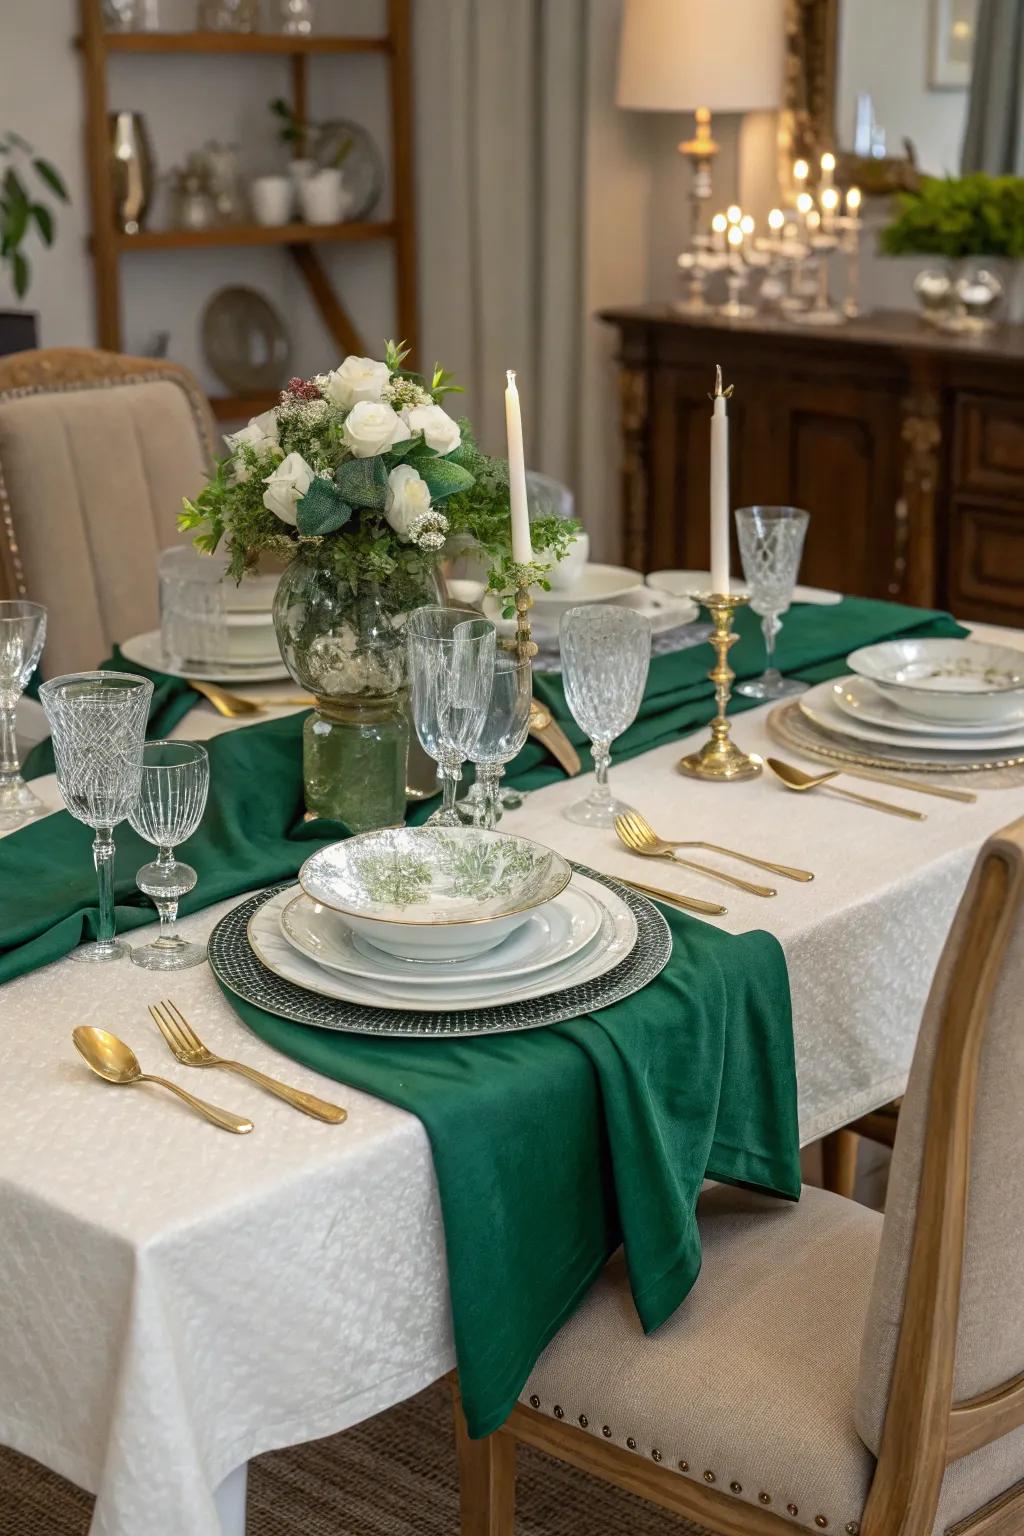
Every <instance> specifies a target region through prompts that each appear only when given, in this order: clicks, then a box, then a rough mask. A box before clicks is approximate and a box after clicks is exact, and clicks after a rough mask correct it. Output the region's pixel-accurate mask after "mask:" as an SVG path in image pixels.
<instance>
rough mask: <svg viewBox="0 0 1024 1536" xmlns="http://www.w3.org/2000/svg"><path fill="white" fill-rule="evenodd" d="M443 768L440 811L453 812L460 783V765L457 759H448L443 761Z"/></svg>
mask: <svg viewBox="0 0 1024 1536" xmlns="http://www.w3.org/2000/svg"><path fill="white" fill-rule="evenodd" d="M443 768H444V778H443V780H442V800H441V809H442V811H454V809H455V796H456V794H457V793H458V788H459V784H460V783H461V781H462V764H461V762H460V761H459V759H458V758H457V757H449V758H446V759H445V762H444V764H443Z"/></svg>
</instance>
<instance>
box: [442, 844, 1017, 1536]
mask: <svg viewBox="0 0 1024 1536" xmlns="http://www.w3.org/2000/svg"><path fill="white" fill-rule="evenodd" d="M699 1220H700V1228H701V1241H702V1244H703V1250H704V1267H703V1271H702V1273H701V1275H700V1278H699V1279H698V1281H697V1284H696V1286H695V1287H694V1289H693V1291H692V1293H691V1295H690V1296H689V1297H688V1298H687V1300H686V1301H685V1302H684V1303H683V1305H682V1306H681V1307H680V1308H679V1309H678V1311H677V1312H676V1313H675V1315H674V1316H673V1317H672V1318H671V1319H670V1320H669V1321H668V1322H667V1323H665V1324H664V1325H663V1326H662V1327H661V1328H660V1329H658V1330H657V1332H655V1333H654V1334H652V1335H651V1336H649V1337H645V1336H644V1334H643V1332H642V1331H641V1328H640V1324H639V1322H638V1320H637V1316H636V1311H635V1308H634V1306H633V1302H632V1297H631V1295H630V1291H629V1286H628V1282H627V1275H626V1269H625V1264H624V1261H623V1259H622V1257H621V1255H620V1256H618V1257H617V1258H615V1259H614V1260H613V1261H612V1262H611V1263H610V1264H609V1265H608V1267H607V1268H606V1270H605V1272H604V1273H603V1275H602V1276H601V1277H600V1279H599V1280H598V1281H597V1283H596V1284H595V1285H594V1287H593V1288H592V1290H591V1292H590V1293H589V1295H588V1296H587V1297H586V1298H585V1300H584V1301H583V1303H582V1305H581V1306H580V1307H579V1309H578V1310H577V1312H576V1313H575V1315H574V1316H573V1317H572V1318H571V1319H570V1321H569V1322H568V1323H567V1324H566V1325H565V1326H564V1327H563V1328H562V1330H561V1332H560V1333H558V1334H557V1335H556V1337H555V1338H554V1340H553V1341H552V1342H551V1343H550V1344H549V1346H548V1348H547V1349H546V1350H545V1352H544V1354H543V1355H542V1356H541V1358H540V1360H539V1361H538V1363H537V1365H536V1367H535V1369H534V1371H533V1374H532V1376H531V1377H530V1380H529V1381H528V1382H527V1384H526V1387H525V1388H524V1390H523V1393H522V1397H521V1400H520V1402H519V1404H518V1405H517V1406H516V1407H515V1408H514V1409H513V1411H512V1413H511V1415H510V1417H509V1418H508V1420H507V1421H506V1423H505V1424H504V1425H503V1426H502V1428H501V1429H500V1430H498V1432H497V1433H496V1434H493V1435H491V1436H489V1437H488V1438H487V1439H485V1440H470V1439H469V1438H468V1436H467V1433H466V1428H465V1423H464V1420H463V1418H462V1414H461V1411H460V1409H459V1405H458V1402H456V1435H457V1441H458V1448H459V1459H460V1472H461V1501H462V1505H461V1507H462V1532H463V1536H512V1532H513V1528H514V1503H515V1455H516V1446H517V1444H518V1443H522V1444H524V1445H530V1446H535V1447H536V1448H538V1449H539V1450H541V1451H544V1452H546V1453H547V1454H548V1455H549V1456H554V1457H556V1458H559V1459H561V1460H563V1461H566V1462H569V1463H571V1464H572V1465H574V1466H576V1467H580V1468H582V1469H583V1470H584V1471H586V1472H590V1473H592V1474H593V1475H595V1476H596V1477H599V1478H602V1479H604V1480H606V1481H608V1482H610V1483H614V1484H616V1485H617V1486H618V1487H620V1488H624V1489H628V1490H629V1491H630V1492H632V1493H634V1494H638V1495H640V1497H642V1498H645V1499H648V1500H650V1501H651V1502H652V1503H654V1504H657V1505H660V1506H661V1507H662V1508H664V1509H667V1510H671V1511H673V1512H674V1513H676V1514H678V1515H681V1516H685V1517H687V1518H688V1519H690V1520H692V1521H695V1522H697V1523H698V1524H699V1525H701V1526H703V1527H705V1528H706V1529H707V1530H708V1531H711V1532H714V1533H717V1536H781V1533H782V1532H784V1531H786V1530H790V1531H792V1530H794V1529H803V1530H808V1531H812V1532H822V1531H824V1532H832V1533H838V1532H842V1533H844V1536H938V1533H940V1532H941V1533H948V1536H1020V1533H1021V1532H1022V1531H1024V1428H1022V1426H1024V1281H1022V1270H1024V820H1022V821H1018V822H1016V823H1014V825H1013V826H1011V827H1008V828H1007V829H1006V830H1005V831H1004V832H1001V833H999V834H997V835H996V836H995V837H993V838H991V839H990V840H989V841H988V842H987V843H986V844H985V846H984V848H983V849H982V851H981V854H980V856H979V858H978V861H977V864H976V866H975V869H974V872H973V875H972V877H971V881H970V884H969V886H968V889H967V892H966V894H965V895H964V898H963V900H962V902H961V904H960V909H959V911H958V913H957V917H956V919H955V921H954V924H953V927H952V930H951V932H950V935H949V938H948V940H947V943H946V947H945V949H944V951H943V954H942V957H941V959H940V962H939V966H938V969H937V971H936V975H935V980H934V982H933V985H932V990H931V994H930V997H929V1000H928V1004H927V1007H926V1009H925V1015H924V1019H923V1022H922V1026H921V1032H920V1036H919V1040H918V1046H917V1050H916V1053H915V1057H914V1064H913V1068H912V1071H911V1076H910V1083H909V1086H908V1089H907V1093H906V1097H905V1099H904V1103H903V1109H902V1113H901V1115H900V1124H899V1130H898V1133H897V1136H896V1145H895V1149H894V1153H893V1166H892V1176H891V1181H890V1194H889V1203H888V1209H887V1211H886V1215H885V1218H884V1221H883V1219H882V1218H881V1217H880V1216H878V1215H877V1214H876V1213H875V1212H873V1211H869V1210H867V1209H866V1208H865V1207H863V1206H859V1205H855V1204H854V1203H853V1202H851V1201H847V1200H842V1199H840V1198H838V1197H836V1196H834V1195H831V1194H829V1193H828V1192H827V1191H824V1190H816V1189H805V1191H804V1193H803V1196H802V1198H801V1200H800V1202H799V1204H798V1205H796V1206H789V1207H786V1206H783V1205H782V1204H781V1203H780V1202H778V1201H772V1200H769V1199H767V1198H761V1197H759V1196H757V1195H754V1194H751V1193H748V1192H743V1191H739V1190H733V1189H728V1188H725V1187H721V1186H719V1187H717V1188H714V1189H712V1190H711V1191H709V1192H708V1193H707V1194H706V1195H705V1196H704V1197H703V1198H702V1200H701V1203H700V1208H699Z"/></svg>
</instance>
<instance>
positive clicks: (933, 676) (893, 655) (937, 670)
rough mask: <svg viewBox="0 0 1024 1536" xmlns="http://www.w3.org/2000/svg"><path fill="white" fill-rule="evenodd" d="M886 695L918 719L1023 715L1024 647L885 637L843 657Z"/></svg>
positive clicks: (978, 721) (1003, 721)
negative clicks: (889, 638)
mask: <svg viewBox="0 0 1024 1536" xmlns="http://www.w3.org/2000/svg"><path fill="white" fill-rule="evenodd" d="M847 665H848V666H849V668H850V671H851V672H856V673H857V675H858V676H859V677H866V678H868V679H869V680H870V681H871V682H872V683H874V685H875V687H876V688H879V689H881V691H882V693H884V694H885V696H886V698H887V699H891V700H892V702H893V703H894V704H896V705H898V706H899V707H900V709H905V710H906V711H907V713H908V714H910V715H916V716H918V717H919V718H920V719H922V720H933V721H937V722H938V723H940V724H943V725H991V726H992V727H993V728H996V727H998V726H1001V725H1009V724H1012V723H1013V722H1014V721H1017V720H1020V719H1022V718H1024V652H1021V651H1020V650H1018V649H1017V648H1016V646H1007V645H986V644H985V643H983V642H982V641H978V640H885V641H882V642H881V643H880V644H878V645H865V646H862V647H861V648H860V650H857V651H851V652H850V654H849V656H848V657H847Z"/></svg>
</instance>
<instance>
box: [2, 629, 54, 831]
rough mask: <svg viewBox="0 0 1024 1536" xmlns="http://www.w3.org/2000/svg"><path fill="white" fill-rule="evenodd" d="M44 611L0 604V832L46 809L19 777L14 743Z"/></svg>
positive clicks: (43, 633) (39, 651)
mask: <svg viewBox="0 0 1024 1536" xmlns="http://www.w3.org/2000/svg"><path fill="white" fill-rule="evenodd" d="M45 639H46V609H45V608H44V607H43V606H42V604H41V603H26V602H23V601H22V599H21V598H15V599H13V600H12V601H10V602H2V603H0V831H3V832H8V831H11V830H12V829H13V828H14V827H20V826H21V824H22V822H23V821H27V820H28V818H29V817H30V816H38V815H39V814H40V812H42V811H45V810H46V806H45V805H44V804H43V802H42V801H41V800H40V799H39V796H38V795H35V794H33V793H32V791H31V790H30V789H29V787H28V785H27V784H26V783H25V780H24V779H23V778H22V776H21V764H20V762H19V761H18V746H17V742H16V740H15V734H14V733H15V712H16V710H17V708H18V700H19V698H20V697H21V695H22V693H24V691H25V687H26V685H27V683H28V680H29V678H30V677H31V676H32V673H33V672H34V671H35V669H36V666H37V665H38V662H39V657H40V656H41V655H42V650H43V642H44V641H45Z"/></svg>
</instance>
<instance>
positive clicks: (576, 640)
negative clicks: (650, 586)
mask: <svg viewBox="0 0 1024 1536" xmlns="http://www.w3.org/2000/svg"><path fill="white" fill-rule="evenodd" d="M558 639H559V648H560V650H561V655H562V683H563V686H564V688H565V697H566V700H567V702H568V705H569V708H570V710H571V711H572V717H573V719H574V720H575V721H576V724H577V725H578V726H579V727H580V730H582V731H586V733H587V735H588V736H589V737H590V743H591V753H592V755H593V759H594V787H593V789H592V790H591V791H590V794H589V795H588V796H587V797H586V799H585V800H579V801H577V803H576V804H575V805H573V806H570V807H569V809H568V810H567V811H566V813H565V814H566V816H567V817H568V819H569V820H570V821H575V822H578V823H579V825H580V826H584V827H612V826H614V825H615V818H616V816H619V815H621V813H622V812H623V811H625V810H628V809H629V807H628V806H625V805H623V804H622V802H621V801H619V800H614V799H613V798H612V792H611V790H610V789H609V788H608V765H609V763H610V762H611V744H612V742H613V741H614V740H615V738H616V737H617V736H621V735H622V732H623V731H624V730H626V728H627V727H628V726H630V725H632V723H633V721H634V720H635V719H636V713H637V710H638V709H639V708H640V701H641V700H642V698H643V696H644V684H645V683H646V682H647V669H648V667H649V666H650V663H651V625H650V620H649V619H646V618H644V616H643V614H641V613H636V612H635V611H634V610H633V609H632V608H616V607H615V606H614V605H612V604H610V603H589V604H587V606H586V607H581V608H570V609H569V610H568V612H567V613H563V615H562V619H561V623H560V624H559V631H558Z"/></svg>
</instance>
